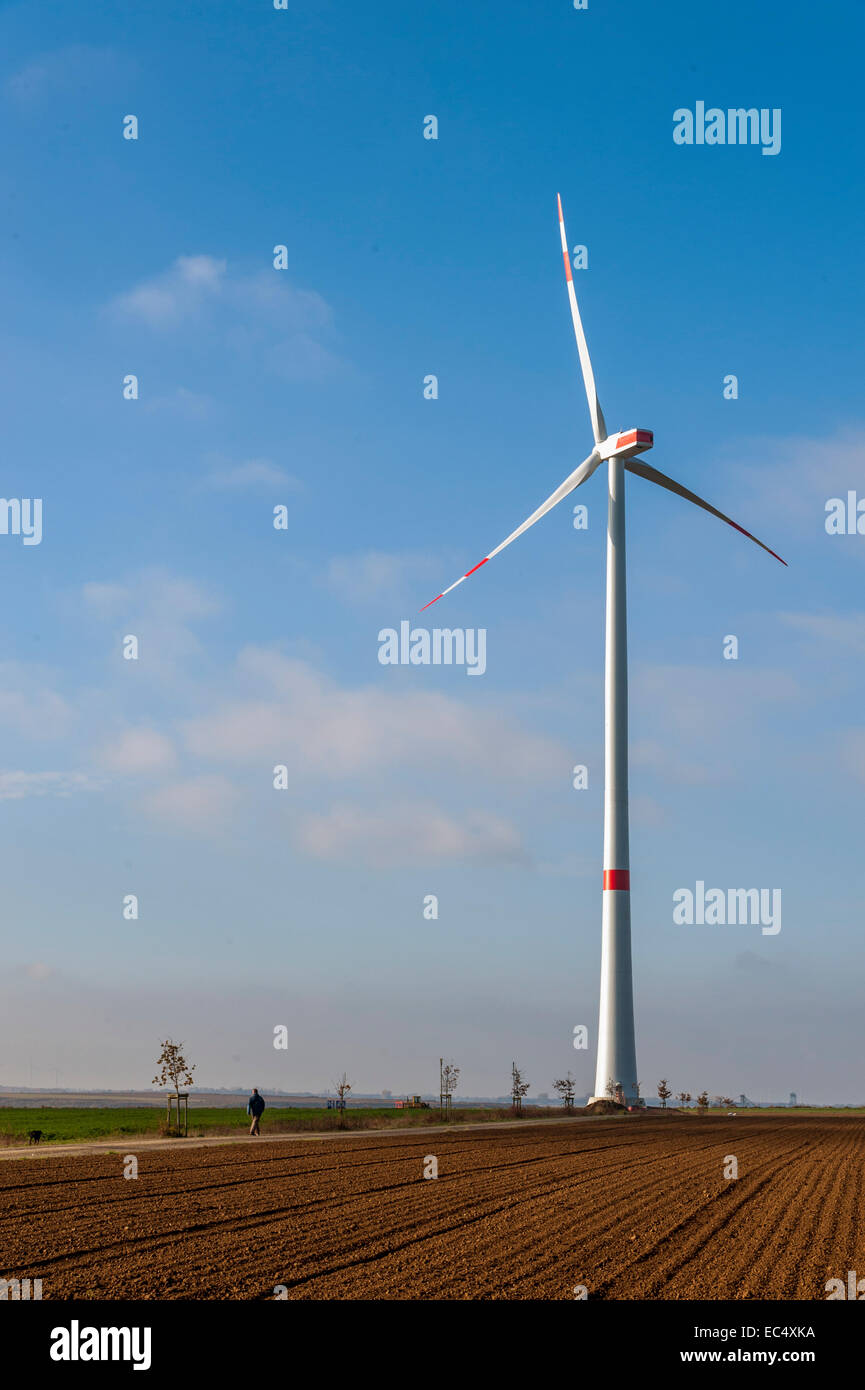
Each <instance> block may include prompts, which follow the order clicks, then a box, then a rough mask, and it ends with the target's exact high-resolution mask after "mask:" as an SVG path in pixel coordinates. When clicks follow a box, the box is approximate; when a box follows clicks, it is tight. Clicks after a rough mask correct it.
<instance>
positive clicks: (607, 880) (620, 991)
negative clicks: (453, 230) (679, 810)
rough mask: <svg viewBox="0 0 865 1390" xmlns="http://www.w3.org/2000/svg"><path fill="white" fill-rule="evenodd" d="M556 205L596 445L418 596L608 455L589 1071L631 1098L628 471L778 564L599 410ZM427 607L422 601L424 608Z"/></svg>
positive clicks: (642, 434)
mask: <svg viewBox="0 0 865 1390" xmlns="http://www.w3.org/2000/svg"><path fill="white" fill-rule="evenodd" d="M558 205H559V232H560V233H561V238H562V254H563V256H564V259H565V278H566V281H567V287H568V299H569V300H570V305H571V318H572V319H573V322H574V333H575V334H576V339H577V349H578V351H579V355H580V367H581V368H582V373H583V383H584V385H585V388H586V396H587V397H588V402H589V415H590V416H591V421H592V433H593V434H594V437H595V447H594V449H593V450H592V452H591V453H590V454H589V456H588V458H586V459H584V460H583V462H582V463H581V464H580V465H579V466H578V467H577V468H575V469H574V471H573V473H571V474H570V475H569V477H567V478H565V480H564V482H563V483H561V484H560V485H559V486H558V487H557V488H556V490H555V492H553V493H551V494H550V496H549V497H548V498H547V500H546V502H542V503H541V505H540V506H539V507H538V509H537V511H535V512H532V514H531V516H530V517H528V518H527V519H526V520H525V521H524V522H523V524H522V526H518V527H517V529H516V531H512V532H511V534H510V535H509V536H508V538H507V540H504V541H502V543H501V545H498V546H496V548H495V550H491V551H490V553H489V555H485V556H484V558H483V559H482V560H481V561H479V563H478V564H476V565H474V566H473V567H472V568H471V569H470V570H468V571H467V572H466V573H465V574H464V575H463V576H462V578H460V579H458V580H457V581H456V583H455V584H451V586H450V588H448V589H445V590H444V591H443V592H442V593H440V594H439V595H437V597H436V598H434V599H432V600H431V602H430V603H427V604H424V608H430V607H431V606H432V604H433V603H438V601H439V599H441V598H444V596H445V594H449V593H450V592H451V589H455V588H456V587H457V585H458V584H462V583H463V581H464V580H466V579H468V577H469V575H472V574H474V573H475V572H476V571H477V570H479V569H480V568H481V566H482V565H485V564H486V563H487V561H488V560H492V559H493V558H494V557H495V556H496V555H498V554H500V552H501V551H503V550H504V549H505V547H506V546H508V545H510V544H511V541H515V540H516V539H517V537H518V536H521V535H522V534H523V532H524V531H527V530H528V529H529V527H530V526H534V524H535V522H536V521H540V519H541V517H542V516H546V514H547V512H549V511H552V509H553V507H555V506H556V505H557V504H558V503H559V502H561V501H562V499H563V498H565V497H567V496H568V495H569V493H571V492H573V491H574V489H575V488H578V487H579V486H580V485H581V484H582V483H584V482H585V481H586V479H587V478H590V477H591V476H592V474H593V473H594V472H595V470H596V469H597V468H600V466H601V464H602V463H603V462H605V461H606V464H607V491H608V512H607V518H608V519H607V612H606V645H605V659H604V864H603V868H604V877H603V899H602V901H603V910H602V923H603V925H602V939H601V1000H600V1011H599V1023H598V1060H597V1069H596V1072H595V1094H594V1096H593V1097H592V1099H593V1100H601V1099H604V1098H605V1094H606V1088H607V1085H608V1083H609V1082H610V1081H612V1082H613V1085H614V1086H615V1087H616V1089H617V1090H618V1088H619V1087H621V1092H622V1094H623V1096H624V1098H625V1101H626V1102H627V1103H628V1104H634V1103H638V1101H639V1091H638V1085H637V1054H636V1045H635V1042H634V985H633V971H632V967H631V875H630V852H629V844H628V642H627V613H626V599H625V471H627V472H629V473H636V474H637V476H638V477H640V478H645V479H646V480H647V481H648V482H650V483H657V484H658V486H659V487H663V488H666V489H667V491H668V492H674V493H676V495H677V496H679V497H684V498H685V500H686V501H688V502H693V503H694V504H695V506H697V507H702V508H703V510H704V511H706V512H711V514H712V516H716V517H718V518H719V520H720V521H726V523H727V525H728V526H732V527H734V528H735V530H737V531H740V532H741V533H742V535H743V536H747V537H748V539H749V540H751V541H754V542H755V544H756V545H759V546H760V547H761V548H762V549H763V550H765V551H767V552H768V553H769V554H770V555H772V556H773V557H774V558H775V559H776V560H780V562H781V564H782V565H786V563H787V562H786V560H782V559H781V556H780V555H776V554H775V552H774V550H770V549H769V547H768V546H767V545H764V544H763V542H762V541H758V540H757V537H756V536H752V535H751V532H750V531H746V530H745V528H744V527H743V526H739V524H738V523H737V522H735V521H733V520H732V519H731V518H730V517H728V516H725V515H724V513H723V512H720V511H718V508H717V507H713V506H712V505H711V504H710V503H709V502H706V501H704V500H703V498H702V497H698V496H697V494H696V493H694V492H691V491H690V490H689V489H688V488H686V487H683V485H682V484H681V483H677V482H675V481H674V479H673V478H668V477H667V475H666V474H665V473H660V472H659V471H658V470H657V468H653V467H652V466H651V465H650V464H648V463H646V461H645V460H644V459H643V458H641V457H640V455H642V454H643V453H645V452H646V450H647V449H651V448H652V445H653V443H654V438H653V435H652V431H651V430H647V429H627V430H617V431H614V433H613V434H608V433H607V426H606V424H605V422H604V415H603V411H602V410H601V404H600V401H599V400H598V393H597V390H596V389H595V377H594V373H593V371H592V362H591V358H590V357H589V349H588V345H587V343H586V335H585V332H584V331H583V324H582V320H581V318H580V310H579V307H578V305H577V296H576V291H575V289H574V279H573V275H572V273H571V262H570V257H569V255H568V241H567V237H566V235H565V220H564V217H563V215H562V200H561V197H559V198H558ZM421 611H423V610H421Z"/></svg>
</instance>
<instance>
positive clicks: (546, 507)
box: [420, 452, 601, 612]
mask: <svg viewBox="0 0 865 1390" xmlns="http://www.w3.org/2000/svg"><path fill="white" fill-rule="evenodd" d="M600 462H601V459H600V455H599V454H597V453H595V452H592V453H591V454H589V457H588V458H587V459H583V462H582V463H581V464H580V465H579V467H578V468H575V469H574V471H573V473H571V474H570V475H569V476H568V477H567V478H565V481H564V482H563V483H560V485H559V486H558V487H557V488H556V490H555V492H553V493H551V494H550V496H549V497H548V498H547V500H546V502H542V503H541V505H540V506H539V507H538V509H537V511H536V512H532V514H531V516H530V517H527V518H526V520H525V521H524V522H523V524H522V526H518V527H517V529H516V531H512V532H511V534H510V535H509V536H508V538H507V540H504V541H502V543H501V545H497V546H496V548H495V550H491V551H490V553H489V555H485V556H484V558H483V559H482V560H479V561H478V563H477V564H476V565H473V566H472V568H471V569H470V570H467V571H466V573H465V574H464V575H462V577H461V578H460V579H458V580H457V581H456V583H454V584H451V586H450V588H448V589H443V590H442V592H441V593H440V594H437V595H436V597H435V598H433V599H430V601H429V603H425V604H424V606H423V608H422V609H421V610H420V611H421V612H423V611H424V608H432V606H433V604H434V603H438V601H439V599H440V598H444V596H445V594H449V593H450V591H451V589H455V588H456V587H457V584H462V582H463V580H465V579H468V577H469V575H470V574H474V572H475V570H479V569H480V567H481V565H485V564H486V563H487V560H492V559H494V558H495V556H496V555H498V554H499V552H500V551H502V550H504V548H505V546H506V545H510V543H511V541H515V540H516V539H517V536H521V535H522V534H523V532H524V531H528V529H529V527H530V526H534V524H535V522H536V521H540V519H541V517H542V516H546V514H547V512H550V511H552V509H553V507H555V506H556V504H557V503H559V502H561V500H562V498H563V497H567V495H568V493H569V492H573V491H574V488H578V487H579V486H580V483H584V482H585V481H586V479H587V478H590V477H591V476H592V474H593V473H594V471H595V469H596V468H597V467H598V465H599V464H600Z"/></svg>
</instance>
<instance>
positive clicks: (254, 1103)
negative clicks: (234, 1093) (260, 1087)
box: [246, 1095, 264, 1116]
mask: <svg viewBox="0 0 865 1390" xmlns="http://www.w3.org/2000/svg"><path fill="white" fill-rule="evenodd" d="M246 1113H247V1115H256V1116H257V1115H263V1114H264V1097H263V1096H258V1095H255V1096H250V1097H249V1100H248V1102H247V1105H246Z"/></svg>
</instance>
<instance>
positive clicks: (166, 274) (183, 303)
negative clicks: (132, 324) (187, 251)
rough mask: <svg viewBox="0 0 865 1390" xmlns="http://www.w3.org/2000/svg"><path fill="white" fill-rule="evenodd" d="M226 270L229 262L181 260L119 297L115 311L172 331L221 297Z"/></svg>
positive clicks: (195, 258)
mask: <svg viewBox="0 0 865 1390" xmlns="http://www.w3.org/2000/svg"><path fill="white" fill-rule="evenodd" d="M226 269H227V262H226V261H219V260H216V258H215V257H213V256H178V258H177V260H176V261H175V262H174V264H173V265H172V266H171V267H170V269H169V270H165V271H162V272H161V273H160V274H159V275H153V276H151V277H150V279H148V280H142V282H141V284H139V285H136V287H135V288H134V289H132V290H128V291H127V292H126V293H125V294H120V295H117V296H116V298H115V299H114V300H113V301H112V307H113V308H114V310H115V312H116V313H118V314H120V315H122V316H123V317H126V318H131V319H138V320H139V321H140V322H142V323H145V324H147V325H148V326H149V327H150V328H173V327H175V326H176V325H177V324H178V323H181V322H182V321H184V320H185V319H188V318H189V317H190V316H191V315H195V314H197V313H198V312H199V310H200V309H201V308H202V307H203V306H204V304H205V303H206V301H207V300H208V299H209V298H213V297H215V296H217V295H218V294H219V292H220V289H221V286H222V279H223V276H224V275H225V272H226Z"/></svg>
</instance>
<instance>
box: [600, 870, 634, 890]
mask: <svg viewBox="0 0 865 1390" xmlns="http://www.w3.org/2000/svg"><path fill="white" fill-rule="evenodd" d="M630 888H631V871H630V869H604V892H605V893H606V892H607V891H610V890H611V891H613V892H622V893H628V892H630Z"/></svg>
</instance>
